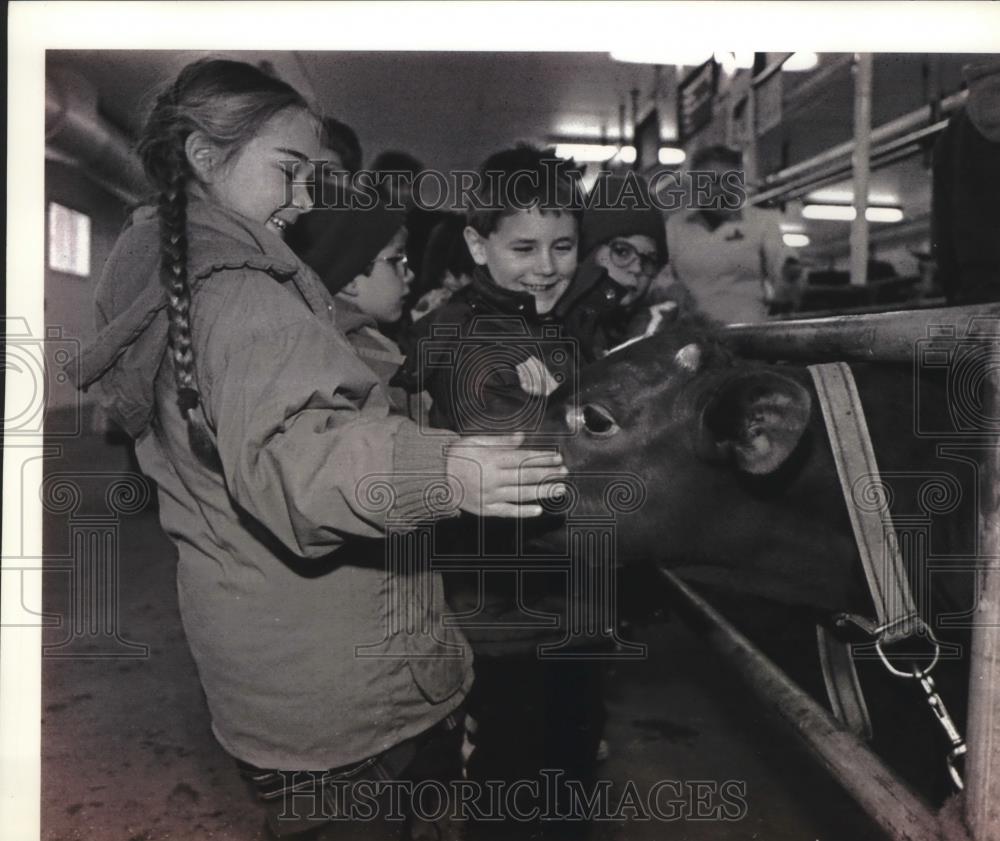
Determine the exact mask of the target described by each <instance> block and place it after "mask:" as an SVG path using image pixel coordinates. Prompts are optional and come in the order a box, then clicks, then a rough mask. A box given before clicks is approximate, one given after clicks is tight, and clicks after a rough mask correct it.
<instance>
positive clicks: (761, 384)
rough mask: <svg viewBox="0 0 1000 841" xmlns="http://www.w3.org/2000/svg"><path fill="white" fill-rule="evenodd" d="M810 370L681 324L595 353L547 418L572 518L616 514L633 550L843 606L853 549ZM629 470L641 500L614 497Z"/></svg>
mask: <svg viewBox="0 0 1000 841" xmlns="http://www.w3.org/2000/svg"><path fill="white" fill-rule="evenodd" d="M808 382H809V378H808V375H807V374H806V373H805V372H804V371H801V370H797V369H784V368H782V367H780V366H763V365H755V364H750V363H747V362H745V361H740V360H736V359H734V358H733V357H732V356H731V355H730V354H729V353H728V352H727V351H726V350H725V349H724V348H722V347H721V346H720V345H719V344H717V343H716V342H714V341H712V340H711V338H710V337H709V336H708V335H706V334H704V333H703V332H701V331H699V330H697V329H694V330H686V329H684V328H683V327H678V328H676V329H674V330H672V331H671V332H670V333H667V334H660V335H657V336H654V337H653V338H650V339H647V340H644V341H641V342H637V343H635V344H633V345H630V346H628V347H626V348H624V349H622V350H621V351H618V352H617V353H614V354H611V355H610V356H608V357H606V358H605V359H603V360H601V361H600V362H598V363H595V364H594V365H592V366H590V367H589V368H587V369H585V370H584V371H583V372H582V373H581V377H580V385H579V389H578V391H577V392H576V393H575V394H570V393H568V392H567V393H559V392H557V393H556V394H554V395H553V399H552V400H551V403H550V406H549V410H548V414H547V418H546V424H545V429H544V430H543V431H545V432H547V433H550V434H556V435H559V436H560V437H559V439H558V440H559V442H560V449H561V451H562V453H563V457H564V459H565V461H566V464H567V466H568V467H569V469H570V474H571V480H572V484H573V486H574V495H575V498H574V499H573V500H572V505H571V506H570V507H569V509H568V510H567V511H566V514H567V518H572V517H574V516H580V517H584V518H592V517H600V516H608V515H613V516H614V522H615V528H616V545H617V551H618V553H619V556H618V560H619V561H620V562H622V563H634V562H642V561H653V562H656V563H662V564H667V565H670V566H674V567H683V568H684V570H685V572H689V573H690V572H693V573H695V574H694V575H693V577H695V578H702V579H707V580H720V581H722V582H724V583H728V584H731V585H733V586H736V587H738V588H740V589H747V590H751V591H754V592H757V593H761V594H765V595H772V596H777V597H779V598H784V599H786V600H788V601H794V602H805V603H812V604H820V605H823V606H833V605H827V604H826V602H827V601H829V600H830V599H831V598H832V599H833V600H834V601H836V600H839V599H842V597H843V591H844V580H843V572H844V570H843V555H844V554H845V553H846V555H847V557H850V556H851V554H852V552H851V544H850V542H849V538H848V542H845V540H844V538H843V534H842V532H843V528H842V526H843V517H844V510H843V502H842V501H841V500H840V497H839V493H840V492H839V487H838V485H837V483H836V478H835V475H834V472H833V466H832V463H831V462H830V460H829V454H828V452H827V451H825V450H824V449H823V448H820V447H817V446H816V442H817V441H818V440H824V439H825V436H824V435H823V432H822V421H821V420H820V421H817V418H816V415H817V414H818V413H816V412H814V411H813V400H812V398H811V392H810V390H809V388H808V387H807V386H808ZM616 477H617V478H616ZM622 481H624V482H625V483H626V484H628V485H629V486H630V488H631V492H630V494H629V498H630V500H633V501H634V498H635V497H641V499H640V502H641V504H632V503H631V502H630V503H629V504H626V505H624V506H620V507H619V508H618V510H609V509H614V508H615V504H614V503H615V501H616V497H615V496H614V495H613V494H612V495H609V494H608V493H607V487H608V485H609V484H613V483H615V482H619V483H621V482H622ZM570 509H571V510H570ZM848 534H849V530H848ZM825 556H829V557H825Z"/></svg>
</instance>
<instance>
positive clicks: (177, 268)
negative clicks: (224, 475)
mask: <svg viewBox="0 0 1000 841" xmlns="http://www.w3.org/2000/svg"><path fill="white" fill-rule="evenodd" d="M287 108H302V109H305V110H308V105H307V104H306V102H305V100H304V99H303V98H302V96H301V95H300V94H299V93H298V92H297V91H296V90H295V89H294V88H292V87H291V86H290V85H288V84H287V83H286V82H283V81H281V80H280V79H277V78H275V77H274V76H272V75H270V74H268V73H266V72H265V71H263V70H261V69H258V68H257V67H254V66H253V65H250V64H244V63H243V62H239V61H230V60H226V59H202V60H200V61H196V62H193V63H192V64H189V65H187V67H185V68H184V69H183V70H181V72H180V74H179V75H178V76H177V79H176V81H175V82H174V83H173V85H171V86H170V87H169V88H168V89H167V90H165V91H164V92H163V93H162V94H161V95H160V96H159V97H158V98H157V99H156V102H155V104H154V105H153V109H152V111H151V113H150V115H149V117H148V119H147V120H146V125H145V127H144V129H143V131H142V135H141V137H140V140H139V144H138V152H139V156H140V158H141V160H142V165H143V168H144V169H145V171H146V176H147V177H148V178H149V181H150V183H151V184H152V185H153V187H154V188H155V189H156V191H157V193H158V201H157V211H158V215H159V221H160V282H161V283H162V284H163V287H164V289H165V290H166V292H167V299H168V302H169V303H168V308H167V312H168V321H169V328H168V333H167V343H168V348H169V351H170V355H171V359H172V361H173V367H174V378H175V381H176V385H177V405H178V408H179V409H180V412H181V415H182V416H183V417H184V418H185V420H186V422H187V427H188V436H189V440H190V443H191V449H192V451H193V452H194V453H195V455H196V456H197V457H198V458H199V459H201V460H202V461H203V462H205V463H207V464H210V465H212V466H216V467H217V466H218V464H219V459H218V453H217V452H216V449H215V446H214V444H213V443H212V437H211V435H210V433H209V430H208V427H207V425H206V423H205V419H204V415H203V414H201V413H199V412H198V411H197V409H198V407H199V405H200V403H201V393H200V392H199V390H198V381H197V377H196V375H195V358H194V348H193V344H192V341H191V286H190V283H189V281H188V264H187V199H188V193H187V187H188V183H189V182H190V181H191V180H192V179H193V178H194V177H195V173H194V171H193V170H192V168H191V165H190V163H189V162H188V159H187V153H186V150H185V143H186V141H187V139H188V137H189V136H190V135H191V134H192V132H195V131H200V132H202V133H203V134H204V135H205V137H207V138H208V140H210V141H211V142H212V143H213V144H215V145H216V146H217V147H218V149H219V150H220V152H221V153H222V154H223V156H224V158H225V159H228V158H230V157H231V156H232V155H234V154H235V153H237V152H239V150H240V149H242V148H243V147H244V146H245V145H246V144H247V143H249V142H250V141H251V140H252V139H253V138H254V136H256V134H257V133H258V132H259V131H260V130H261V128H262V127H263V125H264V124H265V123H266V122H267V121H268V120H270V119H271V118H272V117H274V116H275V115H276V114H278V113H279V112H280V111H283V110H285V109H287ZM318 125H319V124H318V122H317V131H318V130H319V128H318Z"/></svg>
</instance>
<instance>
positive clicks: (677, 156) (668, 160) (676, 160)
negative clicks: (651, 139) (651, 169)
mask: <svg viewBox="0 0 1000 841" xmlns="http://www.w3.org/2000/svg"><path fill="white" fill-rule="evenodd" d="M657 157H658V159H659V161H660V163H661V164H663V166H677V165H678V164H682V163H684V160H685V159H686V158H687V155H686V154H685V152H684V150H683V149H678V148H677V147H676V146H661V147H660V152H659V155H658V156H657Z"/></svg>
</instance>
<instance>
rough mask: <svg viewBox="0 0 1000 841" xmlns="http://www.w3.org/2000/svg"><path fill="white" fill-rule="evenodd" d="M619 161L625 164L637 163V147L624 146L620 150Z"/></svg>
mask: <svg viewBox="0 0 1000 841" xmlns="http://www.w3.org/2000/svg"><path fill="white" fill-rule="evenodd" d="M618 160H620V161H621V162H622V163H623V164H634V163H635V146H622V147H621V149H619V150H618Z"/></svg>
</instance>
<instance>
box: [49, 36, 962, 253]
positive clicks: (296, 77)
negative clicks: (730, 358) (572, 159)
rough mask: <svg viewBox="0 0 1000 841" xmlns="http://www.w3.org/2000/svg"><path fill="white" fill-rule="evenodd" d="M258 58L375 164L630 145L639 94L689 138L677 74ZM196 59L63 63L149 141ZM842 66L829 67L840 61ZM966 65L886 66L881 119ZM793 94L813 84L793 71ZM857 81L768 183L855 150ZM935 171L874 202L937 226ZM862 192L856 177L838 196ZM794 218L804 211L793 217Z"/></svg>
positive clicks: (912, 171)
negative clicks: (623, 133) (593, 143)
mask: <svg viewBox="0 0 1000 841" xmlns="http://www.w3.org/2000/svg"><path fill="white" fill-rule="evenodd" d="M227 54H228V55H238V56H239V57H240V58H243V59H244V60H247V61H252V62H261V61H267V62H270V63H271V64H272V65H273V66H274V68H275V70H277V72H279V73H280V74H281V75H282V76H284V77H285V78H287V79H288V80H289V81H290V82H292V84H294V85H295V86H296V87H298V88H299V89H300V90H302V91H303V92H305V93H306V95H307V96H310V97H312V98H313V99H314V100H315V102H316V103H317V104H318V105H319V107H320V108H321V109H322V110H323V111H324V112H325V113H328V114H331V115H333V116H336V117H338V118H339V119H341V120H343V121H345V122H347V123H348V124H350V125H351V126H353V127H354V128H355V130H356V131H357V133H358V135H359V137H360V140H361V143H362V146H363V148H364V152H365V160H366V162H370V161H371V159H372V158H373V157H374V156H375V155H376V154H377V153H378V152H380V151H382V150H384V149H387V148H397V149H402V150H405V151H408V152H411V153H412V154H414V155H416V156H417V157H418V158H420V159H421V160H422V161H423V162H424V163H425V164H426V165H427V166H429V167H434V168H438V169H444V170H449V169H459V168H471V167H475V166H476V165H477V164H478V163H479V162H480V161H481V160H482V159H483V158H485V157H486V155H488V154H489V153H491V152H493V151H495V150H496V149H498V148H501V147H503V146H505V145H509V144H511V143H512V142H514V141H517V140H528V141H535V142H544V141H548V140H551V139H553V138H555V137H567V138H568V137H570V136H573V137H576V138H578V139H582V138H583V137H587V136H592V137H594V138H595V139H596V138H599V137H600V135H601V133H602V132H604V133H605V134H606V135H607V136H609V137H612V138H614V137H616V136H617V135H618V131H619V122H620V112H621V109H622V107H623V106H624V107H625V111H626V115H627V118H628V121H629V123H628V124H629V125H630V124H631V118H632V91H635V95H636V97H637V99H638V102H639V112H640V116H642V114H643V113H644V112H645V110H646V109H647V108H648V107H649V106H650V104H651V103H652V101H653V97H654V95H655V94H656V92H657V91H658V92H659V103H660V112H661V124H662V131H663V133H664V135H665V139H669V138H670V137H671V136H672V134H673V132H674V131H675V130H676V125H675V119H674V116H673V115H674V109H675V107H676V105H675V96H674V90H675V89H676V85H677V78H678V76H677V72H676V70H675V68H673V67H664V68H661V69H659V70H658V69H656V68H654V67H653V66H651V65H643V64H624V63H620V62H616V61H613V60H612V59H611V57H610V56H609V55H608V54H607V53H597V52H592V53H570V52H564V53H526V52H502V53H489V52H434V53H431V52H334V51H329V52H309V51H296V52H287V51H286V52H264V51H255V52H250V51H248V52H241V53H238V54H233V53H227ZM203 55H205V53H203V52H193V51H147V50H143V51H138V50H135V51H129V50H75V51H50V53H49V55H48V60H49V62H50V64H52V63H55V64H60V65H66V64H68V65H71V66H72V67H73V68H75V69H76V70H78V71H79V72H80V73H82V74H83V75H84V76H85V77H86V78H88V79H89V80H90V81H91V82H92V83H93V84H94V85H96V87H97V89H98V93H99V107H100V110H101V112H102V114H103V115H104V116H105V117H106V118H107V119H108V120H109V121H110V122H112V123H114V124H116V125H117V126H118V127H119V128H121V129H122V130H123V131H124V132H125V133H126V134H128V135H131V136H135V134H136V133H137V131H138V129H139V126H140V124H141V120H142V118H143V114H144V113H145V110H146V108H147V107H148V105H149V103H150V101H151V98H152V95H153V94H154V93H155V91H156V89H157V88H158V87H160V86H162V85H163V84H165V83H166V82H168V81H169V80H170V79H171V78H172V77H173V76H174V75H175V74H176V72H177V70H178V69H179V68H180V67H182V66H183V65H184V64H186V63H187V62H188V61H190V60H192V59H194V58H197V57H201V56H203ZM835 58H836V56H834V55H829V54H828V55H825V56H822V57H821V67H822V66H823V65H824V62H827V61H833V60H834V59H835ZM964 60H966V59H963V57H961V56H943V57H939V58H938V59H936V60H932V59H931V58H930V57H928V56H926V55H922V54H908V55H891V54H882V55H879V56H877V57H876V62H875V78H874V88H875V90H874V101H873V122H874V124H875V125H879V124H881V123H883V122H886V121H887V120H890V119H892V118H894V117H896V116H899V115H901V114H904V113H907V112H908V111H912V110H914V109H915V108H917V107H919V106H920V105H922V104H923V103H924V102H926V101H927V99H928V97H929V96H930V95H931V94H932V93H933V92H934V91H943V92H945V93H950V92H954V91H955V90H957V89H958V87H959V84H960V75H959V68H960V66H961V64H962V63H963V61H964ZM783 76H784V77H786V78H787V82H786V84H787V86H788V87H787V91H788V92H790V93H793V92H794V89H795V88H796V87H797V86H799V85H803V84H805V83H806V82H807V81H808V79H809V74H792V73H788V74H783ZM852 122H853V83H852V79H851V75H850V70H849V68H845V69H844V70H843V71H842V72H840V73H839V74H837V73H835V74H833V75H832V76H831V77H830V78H829V79H828V82H827V83H826V84H825V85H824V86H823V87H822V88H821V89H820V90H819V92H818V93H816V94H815V95H813V94H810V95H809V96H804V97H802V98H801V101H800V102H799V103H798V105H797V106H796V108H795V110H794V112H793V113H791V114H788V115H787V118H786V120H785V121H784V122H783V123H782V125H781V126H780V127H778V128H777V129H774V130H772V131H771V132H769V133H767V134H766V135H765V136H764V137H762V138H761V141H760V147H759V148H760V159H761V171H762V173H766V172H769V171H774V170H776V169H779V168H780V167H781V166H782V165H787V164H788V163H794V162H796V161H800V160H803V159H804V158H806V157H809V156H811V155H814V154H816V153H817V152H819V151H821V150H823V149H825V148H828V147H830V146H832V145H834V144H836V143H840V142H843V141H845V140H849V139H850V137H851V135H852ZM926 166H927V160H926V159H921V158H920V156H917V157H915V158H910V159H908V160H906V161H903V162H901V163H899V164H896V165H894V166H893V167H891V168H888V169H883V170H879V171H877V172H875V173H874V174H873V179H872V188H871V189H872V194H873V195H875V196H877V197H883V198H886V197H888V198H889V199H891V200H892V202H893V203H895V204H897V205H899V206H901V207H903V208H904V211H905V212H906V213H907V218H909V219H914V218H917V217H919V216H921V215H926V211H927V208H928V206H929V177H928V172H927V169H926ZM827 189H828V190H829V189H832V190H834V191H835V192H836V191H837V190H839V191H840V193H841V194H847V195H849V193H850V180H849V179H848V180H845V181H844V182H843V183H841V184H837V185H830V186H828V188H827ZM793 214H794V208H793ZM805 228H806V229H807V230H808V232H809V234H810V236H811V237H812V238H813V239H814V240H815V241H816V243H817V244H819V243H826V244H828V243H830V242H832V241H834V240H838V239H843V238H844V237H845V235H846V231H845V228H844V226H842V225H838V224H837V223H805Z"/></svg>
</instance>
